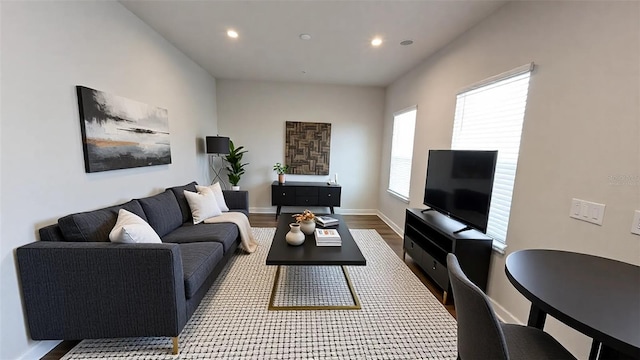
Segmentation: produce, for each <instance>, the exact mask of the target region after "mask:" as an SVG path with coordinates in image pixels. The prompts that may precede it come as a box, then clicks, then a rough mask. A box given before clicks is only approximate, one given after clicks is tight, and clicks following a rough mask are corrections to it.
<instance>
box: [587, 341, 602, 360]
mask: <svg viewBox="0 0 640 360" xmlns="http://www.w3.org/2000/svg"><path fill="white" fill-rule="evenodd" d="M599 352H600V341H598V340H593V342H591V351H589V360H596V359H597V358H598V353H599Z"/></svg>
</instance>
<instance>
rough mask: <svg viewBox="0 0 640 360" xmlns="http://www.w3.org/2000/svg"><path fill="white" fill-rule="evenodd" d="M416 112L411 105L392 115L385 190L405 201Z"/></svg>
mask: <svg viewBox="0 0 640 360" xmlns="http://www.w3.org/2000/svg"><path fill="white" fill-rule="evenodd" d="M416 112H417V108H416V107H415V106H412V107H411V108H408V109H405V110H402V111H400V112H398V113H396V114H394V116H393V136H392V139H391V163H390V166H389V188H388V189H387V191H389V192H390V193H391V194H393V195H395V196H397V197H399V198H400V199H402V200H404V201H406V202H408V201H409V187H410V183H411V161H412V159H413V138H414V135H415V129H416Z"/></svg>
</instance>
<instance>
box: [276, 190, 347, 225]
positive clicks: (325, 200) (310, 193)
mask: <svg viewBox="0 0 640 360" xmlns="http://www.w3.org/2000/svg"><path fill="white" fill-rule="evenodd" d="M341 191H342V187H341V186H340V185H338V184H327V183H326V182H306V181H289V182H286V183H284V184H280V183H278V182H277V181H274V182H273V183H272V184H271V205H275V206H277V207H278V209H277V211H276V219H277V218H278V216H279V215H280V210H281V209H282V207H283V206H326V207H329V209H330V210H331V213H332V214H334V211H333V207H334V206H340V194H341Z"/></svg>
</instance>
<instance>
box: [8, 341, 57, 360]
mask: <svg viewBox="0 0 640 360" xmlns="http://www.w3.org/2000/svg"><path fill="white" fill-rule="evenodd" d="M61 342H62V341H60V340H44V341H38V342H35V344H34V345H33V346H31V347H30V348H29V350H27V351H26V352H25V353H24V354H22V356H20V357H19V358H18V359H19V360H33V359H40V358H41V357H43V356H45V355H47V353H48V352H49V351H51V350H53V348H55V347H56V346H58V344H60V343H61Z"/></svg>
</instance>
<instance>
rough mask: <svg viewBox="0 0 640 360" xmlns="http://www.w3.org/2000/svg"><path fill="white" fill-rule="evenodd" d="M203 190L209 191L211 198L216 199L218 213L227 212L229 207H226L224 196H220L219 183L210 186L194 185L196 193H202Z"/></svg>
mask: <svg viewBox="0 0 640 360" xmlns="http://www.w3.org/2000/svg"><path fill="white" fill-rule="evenodd" d="M205 188H206V189H209V190H211V192H212V193H213V196H215V197H216V203H217V204H218V208H220V211H222V212H227V211H229V207H228V206H227V203H226V202H225V201H224V195H223V194H222V187H221V186H220V183H219V182H217V183H215V184H213V185H210V186H200V185H196V190H198V192H202V190H203V189H205Z"/></svg>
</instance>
